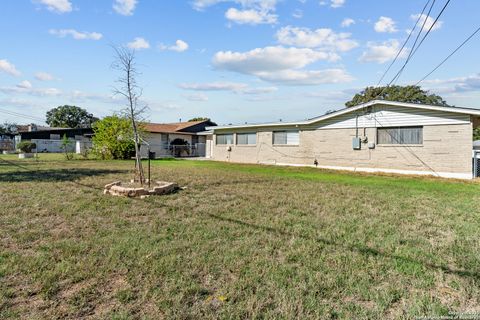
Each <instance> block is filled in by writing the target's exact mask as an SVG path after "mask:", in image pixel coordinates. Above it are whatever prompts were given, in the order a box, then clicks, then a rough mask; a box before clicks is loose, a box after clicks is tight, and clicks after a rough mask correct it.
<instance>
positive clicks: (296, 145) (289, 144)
mask: <svg viewBox="0 0 480 320" xmlns="http://www.w3.org/2000/svg"><path fill="white" fill-rule="evenodd" d="M280 132H285V134H286V136H285V140H286V141H285V143H275V133H280ZM289 132H290V133H296V134H297V135H298V143H295V144H293V143H288V133H289ZM272 145H273V146H292V147H298V146H299V145H300V130H295V129H291V130H275V131H272Z"/></svg>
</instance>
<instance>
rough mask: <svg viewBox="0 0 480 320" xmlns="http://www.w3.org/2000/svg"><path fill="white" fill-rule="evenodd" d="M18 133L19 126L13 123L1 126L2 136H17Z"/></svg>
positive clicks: (0, 132) (5, 123)
mask: <svg viewBox="0 0 480 320" xmlns="http://www.w3.org/2000/svg"><path fill="white" fill-rule="evenodd" d="M16 133H18V129H17V125H16V124H15V123H11V122H4V123H3V124H0V135H2V134H16Z"/></svg>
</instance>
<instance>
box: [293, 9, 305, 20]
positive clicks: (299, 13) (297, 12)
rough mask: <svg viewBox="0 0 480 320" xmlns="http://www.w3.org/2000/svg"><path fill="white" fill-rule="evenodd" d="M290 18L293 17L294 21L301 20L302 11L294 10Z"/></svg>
mask: <svg viewBox="0 0 480 320" xmlns="http://www.w3.org/2000/svg"><path fill="white" fill-rule="evenodd" d="M292 17H294V18H295V19H301V18H303V11H302V10H300V9H295V11H293V13H292Z"/></svg>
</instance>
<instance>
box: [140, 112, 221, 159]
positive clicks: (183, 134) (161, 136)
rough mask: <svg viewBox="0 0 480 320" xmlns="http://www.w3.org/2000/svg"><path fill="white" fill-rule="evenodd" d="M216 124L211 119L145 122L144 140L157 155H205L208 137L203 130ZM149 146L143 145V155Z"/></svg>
mask: <svg viewBox="0 0 480 320" xmlns="http://www.w3.org/2000/svg"><path fill="white" fill-rule="evenodd" d="M212 126H216V124H215V123H214V122H212V121H210V120H201V121H188V122H176V123H145V124H143V128H142V129H143V130H144V131H145V134H144V140H145V142H146V143H148V145H149V147H150V151H151V152H155V156H156V157H169V156H173V157H194V156H201V157H204V156H205V141H206V137H205V135H204V134H202V132H204V131H205V128H206V127H212ZM146 154H147V146H142V155H143V156H146Z"/></svg>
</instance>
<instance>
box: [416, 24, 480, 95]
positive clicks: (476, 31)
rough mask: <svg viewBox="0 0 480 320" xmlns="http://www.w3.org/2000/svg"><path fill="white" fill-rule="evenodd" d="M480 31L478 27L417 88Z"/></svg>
mask: <svg viewBox="0 0 480 320" xmlns="http://www.w3.org/2000/svg"><path fill="white" fill-rule="evenodd" d="M479 31H480V27H478V28H477V29H476V30H475V31H474V32H473V33H472V34H471V35H470V36H469V37H468V38H467V39H465V40H464V41H463V42H462V43H461V44H460V45H459V46H458V47H457V48H456V49H455V50H453V51H452V52H451V53H450V54H449V55H448V56H447V57H446V58H445V59H443V60H442V62H440V63H439V64H438V65H437V66H436V67H435V68H433V70H432V71H430V72H429V73H427V74H426V75H425V76H424V77H423V78H422V79H420V80H419V81H418V82H417V83H415V85H416V86H417V85H418V84H419V83H420V82H422V81H423V80H425V79H426V78H428V77H429V76H430V75H431V74H432V73H434V72H435V71H437V69H438V68H440V67H441V66H442V65H443V64H444V63H445V62H447V60H448V59H450V58H451V57H452V56H453V55H454V54H455V53H456V52H457V51H458V50H460V49H461V48H462V47H463V46H464V45H465V44H466V43H467V42H468V41H470V39H472V38H473V37H474V36H475V35H476V34H477V33H478V32H479Z"/></svg>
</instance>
